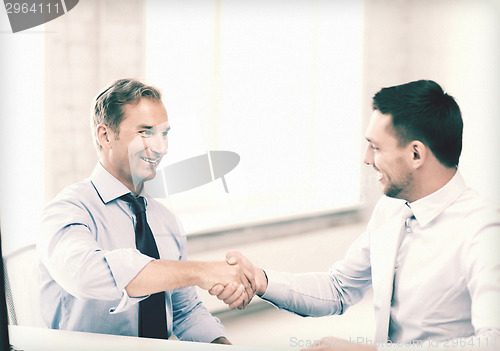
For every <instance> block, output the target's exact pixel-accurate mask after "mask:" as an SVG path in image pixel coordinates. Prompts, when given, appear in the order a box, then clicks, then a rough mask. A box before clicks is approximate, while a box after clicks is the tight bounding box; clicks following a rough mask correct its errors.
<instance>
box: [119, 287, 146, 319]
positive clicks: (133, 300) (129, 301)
mask: <svg viewBox="0 0 500 351" xmlns="http://www.w3.org/2000/svg"><path fill="white" fill-rule="evenodd" d="M148 297H149V295H147V296H141V297H130V296H128V294H127V290H125V289H123V290H122V298H121V300H120V302H119V303H118V305H117V306H116V307H112V308H110V309H109V314H117V313H120V312H125V311H126V310H128V309H129V307H130V306H133V305H135V304H137V303H139V302H141V301H142V300H145V299H146V298H148Z"/></svg>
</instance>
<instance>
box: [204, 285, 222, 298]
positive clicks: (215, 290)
mask: <svg viewBox="0 0 500 351" xmlns="http://www.w3.org/2000/svg"><path fill="white" fill-rule="evenodd" d="M223 290H224V285H222V284H216V285H214V286H213V287H212V289H210V290H209V291H208V292H209V294H210V295H213V296H217V295H219V294H220V293H221V292H222V291H223Z"/></svg>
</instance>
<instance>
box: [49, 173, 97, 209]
mask: <svg viewBox="0 0 500 351" xmlns="http://www.w3.org/2000/svg"><path fill="white" fill-rule="evenodd" d="M95 196H98V195H97V192H96V190H95V188H94V186H93V185H92V182H91V181H90V179H85V180H82V181H80V182H77V183H74V184H71V185H68V186H66V187H65V188H63V189H62V190H61V191H60V192H59V193H58V194H57V195H56V196H55V197H54V198H53V199H52V200H51V201H49V203H48V204H47V205H46V206H45V207H46V208H47V207H52V206H54V205H57V204H59V205H62V204H67V205H69V204H84V203H85V202H86V201H90V200H91V199H94V198H95Z"/></svg>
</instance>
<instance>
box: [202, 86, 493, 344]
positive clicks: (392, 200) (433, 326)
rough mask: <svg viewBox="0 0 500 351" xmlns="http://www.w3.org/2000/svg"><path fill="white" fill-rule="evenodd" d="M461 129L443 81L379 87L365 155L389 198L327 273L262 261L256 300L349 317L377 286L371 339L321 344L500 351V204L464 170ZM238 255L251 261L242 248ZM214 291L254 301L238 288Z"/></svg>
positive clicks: (234, 302) (237, 302) (227, 298)
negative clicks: (472, 184) (277, 267)
mask: <svg viewBox="0 0 500 351" xmlns="http://www.w3.org/2000/svg"><path fill="white" fill-rule="evenodd" d="M462 131H463V122H462V117H461V112H460V109H459V107H458V105H457V103H456V102H455V100H454V98H453V97H451V96H450V95H448V94H446V93H445V92H444V91H443V90H442V88H441V87H440V86H439V85H438V84H437V83H435V82H433V81H427V80H420V81H416V82H410V83H407V84H403V85H399V86H393V87H388V88H384V89H382V90H380V91H379V92H378V93H377V94H375V96H374V98H373V115H372V117H371V120H370V123H369V126H368V128H367V131H366V139H367V141H368V146H367V148H366V151H365V156H364V162H365V163H366V164H367V165H369V166H372V167H373V168H374V170H375V171H376V172H377V180H378V183H379V184H380V186H381V187H382V189H383V192H384V194H385V196H383V197H382V198H381V199H380V200H379V202H378V203H377V204H376V206H375V209H374V211H373V214H372V216H371V219H370V221H369V223H368V226H367V230H366V232H365V233H364V234H362V235H361V236H360V237H359V238H358V239H357V240H356V241H355V242H354V243H353V244H352V246H351V247H350V248H349V250H348V251H347V253H346V255H345V257H344V259H343V260H341V261H340V262H337V263H335V264H334V265H333V266H332V267H331V269H330V270H329V271H328V272H325V273H306V274H290V273H280V272H274V271H272V270H268V269H266V270H265V272H264V270H262V269H260V268H255V274H256V277H257V287H258V289H257V291H256V293H257V295H259V296H260V297H261V298H263V299H264V300H267V301H269V302H270V303H272V304H274V305H275V306H277V307H278V308H280V309H285V310H288V311H291V312H294V313H296V314H299V315H302V316H314V317H318V316H325V315H334V314H342V313H343V312H344V311H345V310H346V309H347V308H348V307H349V306H351V305H353V304H355V303H357V302H358V301H360V300H361V299H362V298H363V296H364V294H365V292H366V291H367V290H368V289H369V288H370V287H372V288H373V292H374V298H373V303H374V308H375V317H376V331H375V335H374V336H367V337H366V338H364V340H365V342H364V343H360V344H356V343H353V342H351V341H346V340H341V339H337V338H334V337H329V338H325V339H324V340H323V341H322V343H321V344H320V345H317V346H316V347H315V348H314V349H329V350H330V349H345V348H347V349H349V350H356V349H357V350H375V349H377V347H380V348H383V347H386V346H390V345H389V344H395V343H397V344H405V345H409V344H417V345H419V346H429V347H434V346H437V347H449V348H450V349H451V348H453V349H456V348H458V347H463V348H464V349H476V348H483V347H485V348H490V349H495V347H500V255H498V249H499V248H500V211H499V208H498V206H497V205H494V204H492V203H489V202H488V201H487V200H485V199H484V198H482V197H481V196H479V195H478V194H477V193H476V192H475V191H474V190H472V189H470V188H468V187H467V186H466V185H465V183H464V181H463V179H462V177H461V175H460V173H459V171H458V162H459V157H460V153H461V150H462ZM228 262H230V263H236V262H239V263H241V264H245V265H247V266H248V267H252V265H251V263H250V262H249V261H248V260H247V259H246V258H245V257H244V256H243V255H241V254H240V253H238V252H232V253H228ZM211 293H212V294H214V295H218V297H219V299H221V300H224V302H226V303H227V304H228V305H229V306H230V307H231V308H236V307H240V308H241V307H243V305H244V304H245V302H243V301H242V299H241V298H240V296H239V294H238V293H236V294H233V289H231V288H227V289H223V288H222V287H221V286H216V287H214V288H213V289H212V290H211Z"/></svg>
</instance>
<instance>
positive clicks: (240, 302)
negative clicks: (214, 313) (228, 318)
mask: <svg viewBox="0 0 500 351" xmlns="http://www.w3.org/2000/svg"><path fill="white" fill-rule="evenodd" d="M247 305H248V296H247V294H246V293H243V294H242V295H241V296H240V297H239V298H238V299H237V300H235V301H234V302H233V303H231V304H229V308H231V309H235V308H238V309H239V310H244V309H245V307H246V306H247Z"/></svg>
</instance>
